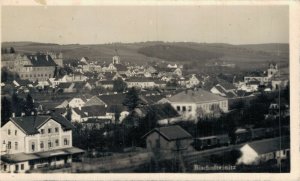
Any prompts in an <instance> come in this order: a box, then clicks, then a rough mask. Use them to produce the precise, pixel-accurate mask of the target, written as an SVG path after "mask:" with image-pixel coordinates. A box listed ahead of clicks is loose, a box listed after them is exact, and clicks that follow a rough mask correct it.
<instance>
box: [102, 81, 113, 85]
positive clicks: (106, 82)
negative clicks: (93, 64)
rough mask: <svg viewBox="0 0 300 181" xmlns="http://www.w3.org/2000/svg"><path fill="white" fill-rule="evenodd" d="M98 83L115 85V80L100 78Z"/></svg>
mask: <svg viewBox="0 0 300 181" xmlns="http://www.w3.org/2000/svg"><path fill="white" fill-rule="evenodd" d="M98 83H99V84H101V85H113V84H114V81H113V80H100V81H98Z"/></svg>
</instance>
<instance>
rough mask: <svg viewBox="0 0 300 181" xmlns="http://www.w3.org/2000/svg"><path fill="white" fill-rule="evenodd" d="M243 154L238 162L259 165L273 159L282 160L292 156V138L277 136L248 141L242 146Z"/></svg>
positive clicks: (278, 161)
mask: <svg viewBox="0 0 300 181" xmlns="http://www.w3.org/2000/svg"><path fill="white" fill-rule="evenodd" d="M240 151H241V153H242V156H241V157H240V158H239V159H238V161H237V164H245V165H257V164H259V163H262V162H266V161H268V160H271V159H275V160H277V163H280V161H281V160H283V159H287V158H289V156H290V139H289V138H288V137H277V138H272V139H267V140H261V141H256V142H251V143H247V144H245V145H244V146H242V147H241V148H240Z"/></svg>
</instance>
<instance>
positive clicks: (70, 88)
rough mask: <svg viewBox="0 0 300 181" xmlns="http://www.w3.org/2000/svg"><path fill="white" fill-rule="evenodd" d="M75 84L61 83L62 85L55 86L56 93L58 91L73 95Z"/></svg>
mask: <svg viewBox="0 0 300 181" xmlns="http://www.w3.org/2000/svg"><path fill="white" fill-rule="evenodd" d="M74 86H75V83H73V82H72V83H71V82H63V83H60V84H59V85H58V86H57V88H56V89H57V91H60V92H63V93H74V92H76V89H75V87H74Z"/></svg>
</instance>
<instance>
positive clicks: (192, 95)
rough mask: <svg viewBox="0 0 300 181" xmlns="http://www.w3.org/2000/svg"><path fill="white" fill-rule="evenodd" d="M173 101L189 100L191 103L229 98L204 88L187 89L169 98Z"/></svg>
mask: <svg viewBox="0 0 300 181" xmlns="http://www.w3.org/2000/svg"><path fill="white" fill-rule="evenodd" d="M168 100H170V101H171V102H189V103H204V102H213V101H224V100H227V99H226V98H224V97H221V96H218V95H215V94H213V93H210V92H208V91H205V90H203V89H198V90H185V91H182V92H180V93H178V94H175V95H173V96H172V97H170V98H168Z"/></svg>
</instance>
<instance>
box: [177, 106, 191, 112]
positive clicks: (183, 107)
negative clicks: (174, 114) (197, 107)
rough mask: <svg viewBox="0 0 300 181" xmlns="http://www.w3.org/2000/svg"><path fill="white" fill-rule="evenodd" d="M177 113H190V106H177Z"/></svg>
mask: <svg viewBox="0 0 300 181" xmlns="http://www.w3.org/2000/svg"><path fill="white" fill-rule="evenodd" d="M177 111H182V112H185V111H188V112H191V111H192V106H182V107H180V106H177Z"/></svg>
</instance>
